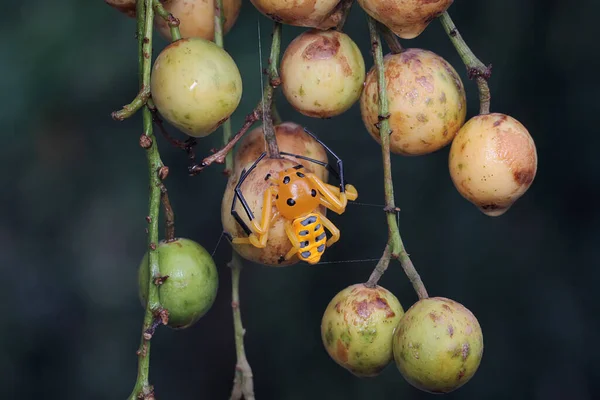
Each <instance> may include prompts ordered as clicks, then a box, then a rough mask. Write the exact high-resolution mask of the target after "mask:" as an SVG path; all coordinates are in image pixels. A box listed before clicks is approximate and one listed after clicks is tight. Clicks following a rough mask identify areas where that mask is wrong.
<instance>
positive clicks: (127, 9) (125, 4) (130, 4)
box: [104, 0, 135, 18]
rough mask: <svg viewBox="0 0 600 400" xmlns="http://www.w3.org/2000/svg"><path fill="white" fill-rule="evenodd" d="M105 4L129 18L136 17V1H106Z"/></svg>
mask: <svg viewBox="0 0 600 400" xmlns="http://www.w3.org/2000/svg"><path fill="white" fill-rule="evenodd" d="M104 2H105V3H106V4H108V5H109V6H111V7H113V8H115V9H117V10H119V11H121V12H122V13H123V14H125V15H127V16H128V17H132V18H133V17H135V0H104Z"/></svg>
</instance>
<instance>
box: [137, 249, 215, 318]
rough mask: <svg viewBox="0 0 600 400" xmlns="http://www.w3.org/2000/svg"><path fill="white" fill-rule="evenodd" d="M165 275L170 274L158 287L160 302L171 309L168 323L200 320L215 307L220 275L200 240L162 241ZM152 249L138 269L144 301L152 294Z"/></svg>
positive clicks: (161, 265) (161, 261) (161, 262)
mask: <svg viewBox="0 0 600 400" xmlns="http://www.w3.org/2000/svg"><path fill="white" fill-rule="evenodd" d="M156 251H158V263H159V264H158V265H159V269H160V273H161V275H162V276H166V275H168V276H169V277H168V278H167V279H166V280H165V281H164V283H163V284H162V285H160V286H159V287H158V291H159V297H160V303H161V305H162V306H163V307H164V308H166V309H167V310H168V311H169V322H168V325H169V326H170V327H171V328H174V329H184V328H188V327H190V326H192V325H193V324H194V323H196V322H197V321H198V320H199V319H200V318H201V317H202V316H203V315H204V314H206V313H207V312H208V310H209V309H210V308H211V307H212V305H213V303H214V301H215V298H216V296H217V290H218V287H219V276H218V273H217V267H216V265H215V262H214V261H213V258H212V257H211V256H210V254H209V253H208V252H207V251H206V250H205V249H204V247H202V246H201V245H199V244H198V243H196V242H194V241H192V240H190V239H185V238H177V239H176V240H174V241H172V242H165V241H161V242H160V243H159V245H158V246H157V250H156ZM148 272H149V271H148V253H147V252H146V254H145V255H144V258H143V259H142V262H141V263H140V267H139V270H138V279H139V295H140V300H141V301H142V305H144V306H145V305H146V301H147V296H148Z"/></svg>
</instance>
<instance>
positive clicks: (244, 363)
mask: <svg viewBox="0 0 600 400" xmlns="http://www.w3.org/2000/svg"><path fill="white" fill-rule="evenodd" d="M214 2H215V43H216V44H217V45H218V46H221V47H224V46H223V24H224V23H225V20H224V16H223V0H214ZM269 86H270V85H269ZM227 122H229V120H227ZM244 126H245V125H244ZM249 126H250V125H248V127H249ZM230 138H231V124H223V143H224V144H225V146H227V145H228V144H229V143H230V142H231V141H230ZM233 167H234V165H233V154H232V153H231V152H228V153H227V156H226V158H225V171H229V172H230V171H233ZM231 253H232V255H231V262H230V263H229V264H228V265H229V267H230V268H231V308H232V310H233V329H234V336H235V353H236V357H237V363H236V366H235V375H234V379H233V388H232V390H231V399H233V400H239V399H242V397H243V398H244V399H245V400H254V382H253V380H252V368H251V367H250V364H249V363H248V358H247V357H246V351H245V350H244V333H245V331H244V326H243V325H242V315H241V311H240V273H241V271H242V260H241V259H240V257H239V255H238V254H237V253H236V252H235V251H234V250H232V251H231Z"/></svg>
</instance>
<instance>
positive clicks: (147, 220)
mask: <svg viewBox="0 0 600 400" xmlns="http://www.w3.org/2000/svg"><path fill="white" fill-rule="evenodd" d="M146 222H147V223H151V222H152V217H151V216H149V215H147V216H146Z"/></svg>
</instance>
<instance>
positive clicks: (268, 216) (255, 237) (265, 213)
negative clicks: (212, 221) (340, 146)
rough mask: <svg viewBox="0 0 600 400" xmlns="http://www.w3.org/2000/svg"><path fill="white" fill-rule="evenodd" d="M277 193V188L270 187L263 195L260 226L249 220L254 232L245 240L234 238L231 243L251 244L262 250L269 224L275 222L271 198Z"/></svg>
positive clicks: (267, 237) (265, 242)
mask: <svg viewBox="0 0 600 400" xmlns="http://www.w3.org/2000/svg"><path fill="white" fill-rule="evenodd" d="M276 193H277V188H275V187H273V186H270V187H269V188H268V189H267V190H265V193H264V195H263V208H262V214H261V218H260V225H259V224H258V223H257V222H256V220H255V219H253V220H251V221H250V223H251V225H252V228H254V232H252V233H250V234H249V235H248V237H246V238H235V239H233V241H232V243H236V244H252V245H253V246H255V247H258V248H259V249H264V248H265V247H266V246H267V240H268V239H269V228H270V227H271V224H272V223H273V222H275V218H274V217H273V215H272V214H273V212H272V211H273V201H272V199H273V196H274V195H275V194H276Z"/></svg>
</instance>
